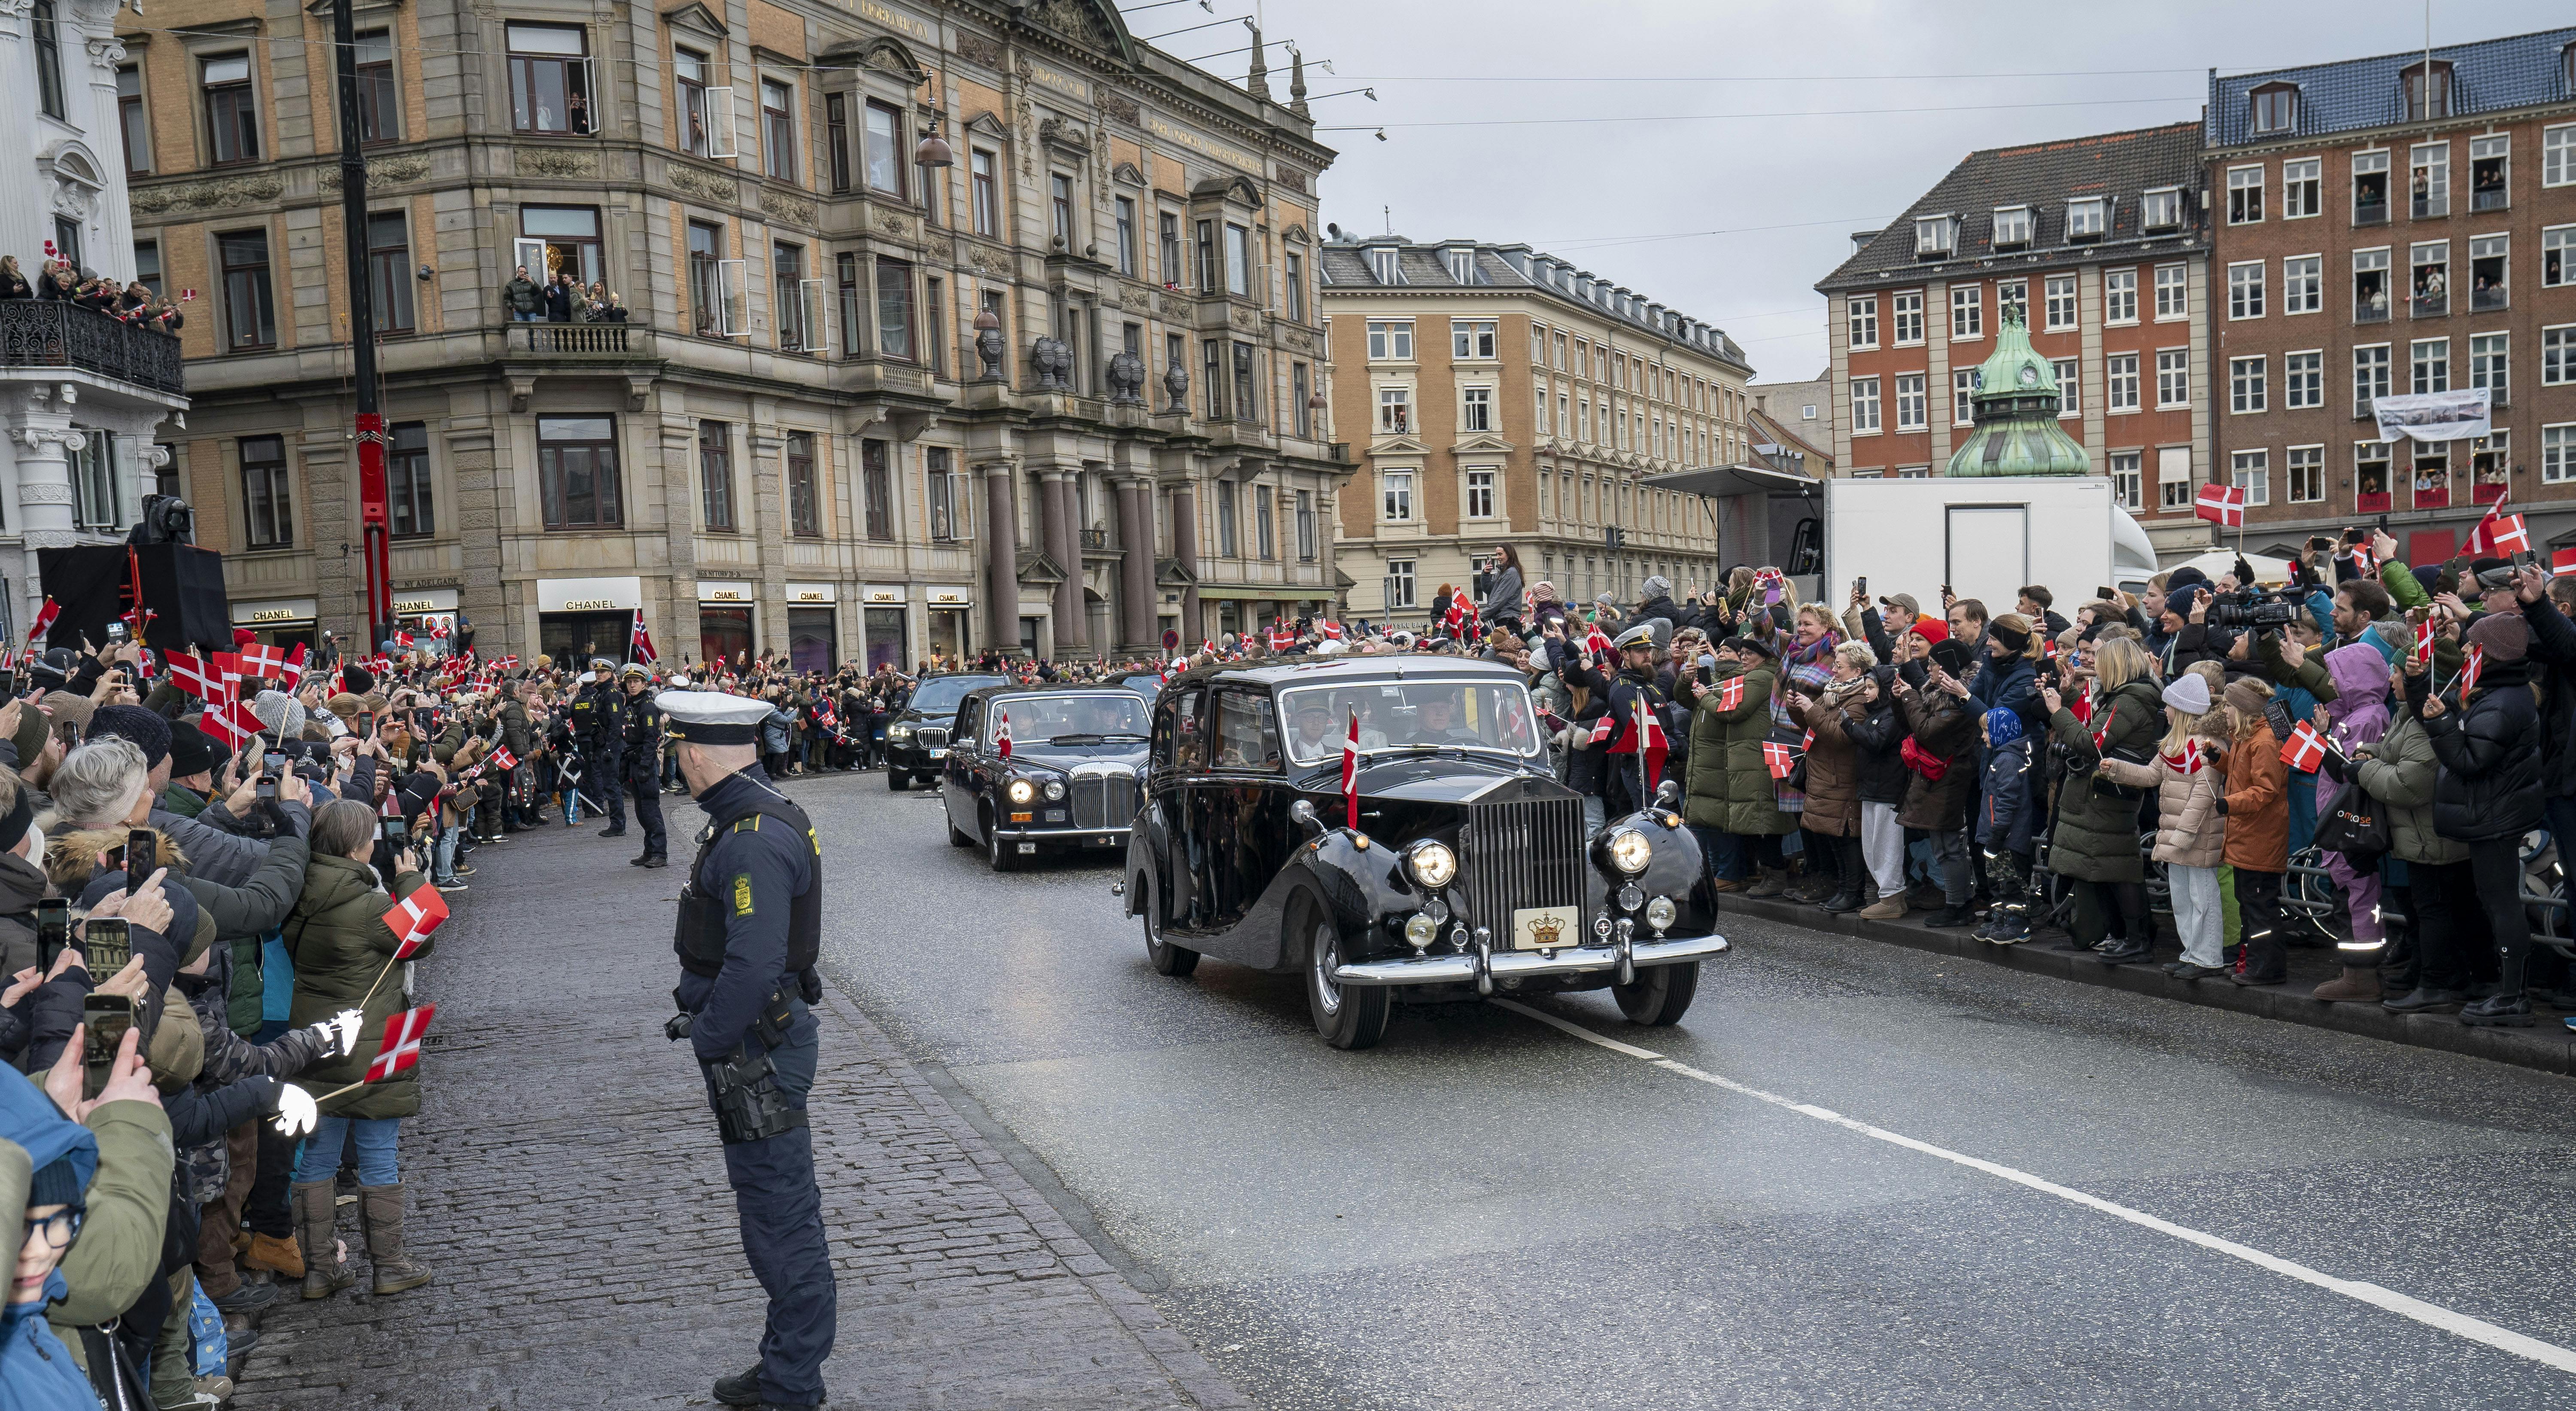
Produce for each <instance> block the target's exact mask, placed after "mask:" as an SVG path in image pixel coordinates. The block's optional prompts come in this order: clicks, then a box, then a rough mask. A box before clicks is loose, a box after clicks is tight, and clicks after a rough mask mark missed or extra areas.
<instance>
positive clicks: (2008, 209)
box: [1995, 206, 2030, 250]
mask: <svg viewBox="0 0 2576 1411" xmlns="http://www.w3.org/2000/svg"><path fill="white" fill-rule="evenodd" d="M2029 243H2030V207H2028V206H1997V207H1995V248H1996V249H1998V250H2000V249H2005V248H2007V247H2011V246H2018V245H2027V244H2029Z"/></svg>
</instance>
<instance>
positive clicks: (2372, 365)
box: [2352, 343, 2388, 416]
mask: <svg viewBox="0 0 2576 1411" xmlns="http://www.w3.org/2000/svg"><path fill="white" fill-rule="evenodd" d="M2387 395H2388V345H2387V344H2385V343H2373V344H2371V345H2370V346H2368V347H2363V348H2355V349H2353V350H2352V414H2353V415H2354V416H2368V415H2370V404H2371V403H2372V402H2373V401H2375V400H2377V399H2378V398H2381V397H2385V396H2387Z"/></svg>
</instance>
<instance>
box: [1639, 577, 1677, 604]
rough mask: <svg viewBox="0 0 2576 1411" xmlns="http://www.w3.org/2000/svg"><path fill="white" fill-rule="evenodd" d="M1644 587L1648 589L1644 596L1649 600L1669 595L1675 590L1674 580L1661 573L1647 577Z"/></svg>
mask: <svg viewBox="0 0 2576 1411" xmlns="http://www.w3.org/2000/svg"><path fill="white" fill-rule="evenodd" d="M1644 587H1645V590H1646V591H1645V594H1644V596H1645V597H1646V598H1647V599H1649V600H1652V599H1655V598H1661V597H1668V596H1670V595H1671V593H1672V591H1673V580H1671V579H1669V578H1666V577H1665V576H1663V575H1662V574H1660V573H1657V574H1651V575H1649V576H1648V577H1647V579H1646V582H1645V584H1644Z"/></svg>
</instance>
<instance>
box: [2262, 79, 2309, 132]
mask: <svg viewBox="0 0 2576 1411" xmlns="http://www.w3.org/2000/svg"><path fill="white" fill-rule="evenodd" d="M2252 97H2253V101H2254V130H2255V131H2256V132H2264V133H2273V132H2291V131H2295V130H2296V129H2297V128H2298V126H2299V86H2298V85H2297V84H2295V83H2267V84H2264V85H2263V86H2262V87H2260V88H2257V89H2255V90H2254V92H2253V94H2252Z"/></svg>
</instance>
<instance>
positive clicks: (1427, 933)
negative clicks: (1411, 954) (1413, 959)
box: [1404, 911, 1440, 950]
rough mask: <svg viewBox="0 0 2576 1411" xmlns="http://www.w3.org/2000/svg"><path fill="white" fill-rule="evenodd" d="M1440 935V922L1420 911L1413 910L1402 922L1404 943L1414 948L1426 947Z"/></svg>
mask: <svg viewBox="0 0 2576 1411" xmlns="http://www.w3.org/2000/svg"><path fill="white" fill-rule="evenodd" d="M1439 936H1440V923H1439V922H1437V921H1434V920H1432V919H1431V918H1430V917H1429V916H1426V915H1424V914H1423V913H1421V912H1418V911H1417V912H1415V913H1414V914H1413V915H1412V916H1411V917H1410V918H1408V919H1407V920H1406V921H1405V923H1404V940H1405V944H1407V945H1409V946H1412V947H1413V948H1414V949H1415V950H1425V949H1428V948H1429V947H1430V945H1431V943H1432V942H1433V941H1435V940H1437V939H1439Z"/></svg>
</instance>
